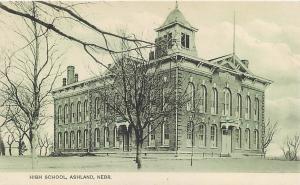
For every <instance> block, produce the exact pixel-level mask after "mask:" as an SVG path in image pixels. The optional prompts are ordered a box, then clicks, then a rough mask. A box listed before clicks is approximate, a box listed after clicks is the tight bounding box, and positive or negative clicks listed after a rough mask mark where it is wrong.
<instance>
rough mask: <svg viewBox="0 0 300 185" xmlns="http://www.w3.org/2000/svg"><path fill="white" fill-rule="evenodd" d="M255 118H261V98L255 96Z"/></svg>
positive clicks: (256, 119)
mask: <svg viewBox="0 0 300 185" xmlns="http://www.w3.org/2000/svg"><path fill="white" fill-rule="evenodd" d="M254 120H255V121H258V120H259V100H258V98H255V107H254Z"/></svg>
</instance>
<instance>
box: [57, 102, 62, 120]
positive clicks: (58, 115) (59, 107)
mask: <svg viewBox="0 0 300 185" xmlns="http://www.w3.org/2000/svg"><path fill="white" fill-rule="evenodd" d="M57 112H58V113H57V123H58V124H60V123H61V122H60V121H61V106H58V111H57Z"/></svg>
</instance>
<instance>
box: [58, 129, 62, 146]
mask: <svg viewBox="0 0 300 185" xmlns="http://www.w3.org/2000/svg"><path fill="white" fill-rule="evenodd" d="M61 142H62V140H61V132H58V135H57V148H59V149H60V148H61Z"/></svg>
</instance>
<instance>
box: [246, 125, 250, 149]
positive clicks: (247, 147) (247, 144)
mask: <svg viewBox="0 0 300 185" xmlns="http://www.w3.org/2000/svg"><path fill="white" fill-rule="evenodd" d="M245 145H246V149H250V130H249V129H248V128H247V129H246V131H245Z"/></svg>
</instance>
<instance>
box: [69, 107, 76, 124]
mask: <svg viewBox="0 0 300 185" xmlns="http://www.w3.org/2000/svg"><path fill="white" fill-rule="evenodd" d="M70 113H71V115H70V122H71V123H74V122H75V107H74V103H71V106H70Z"/></svg>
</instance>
